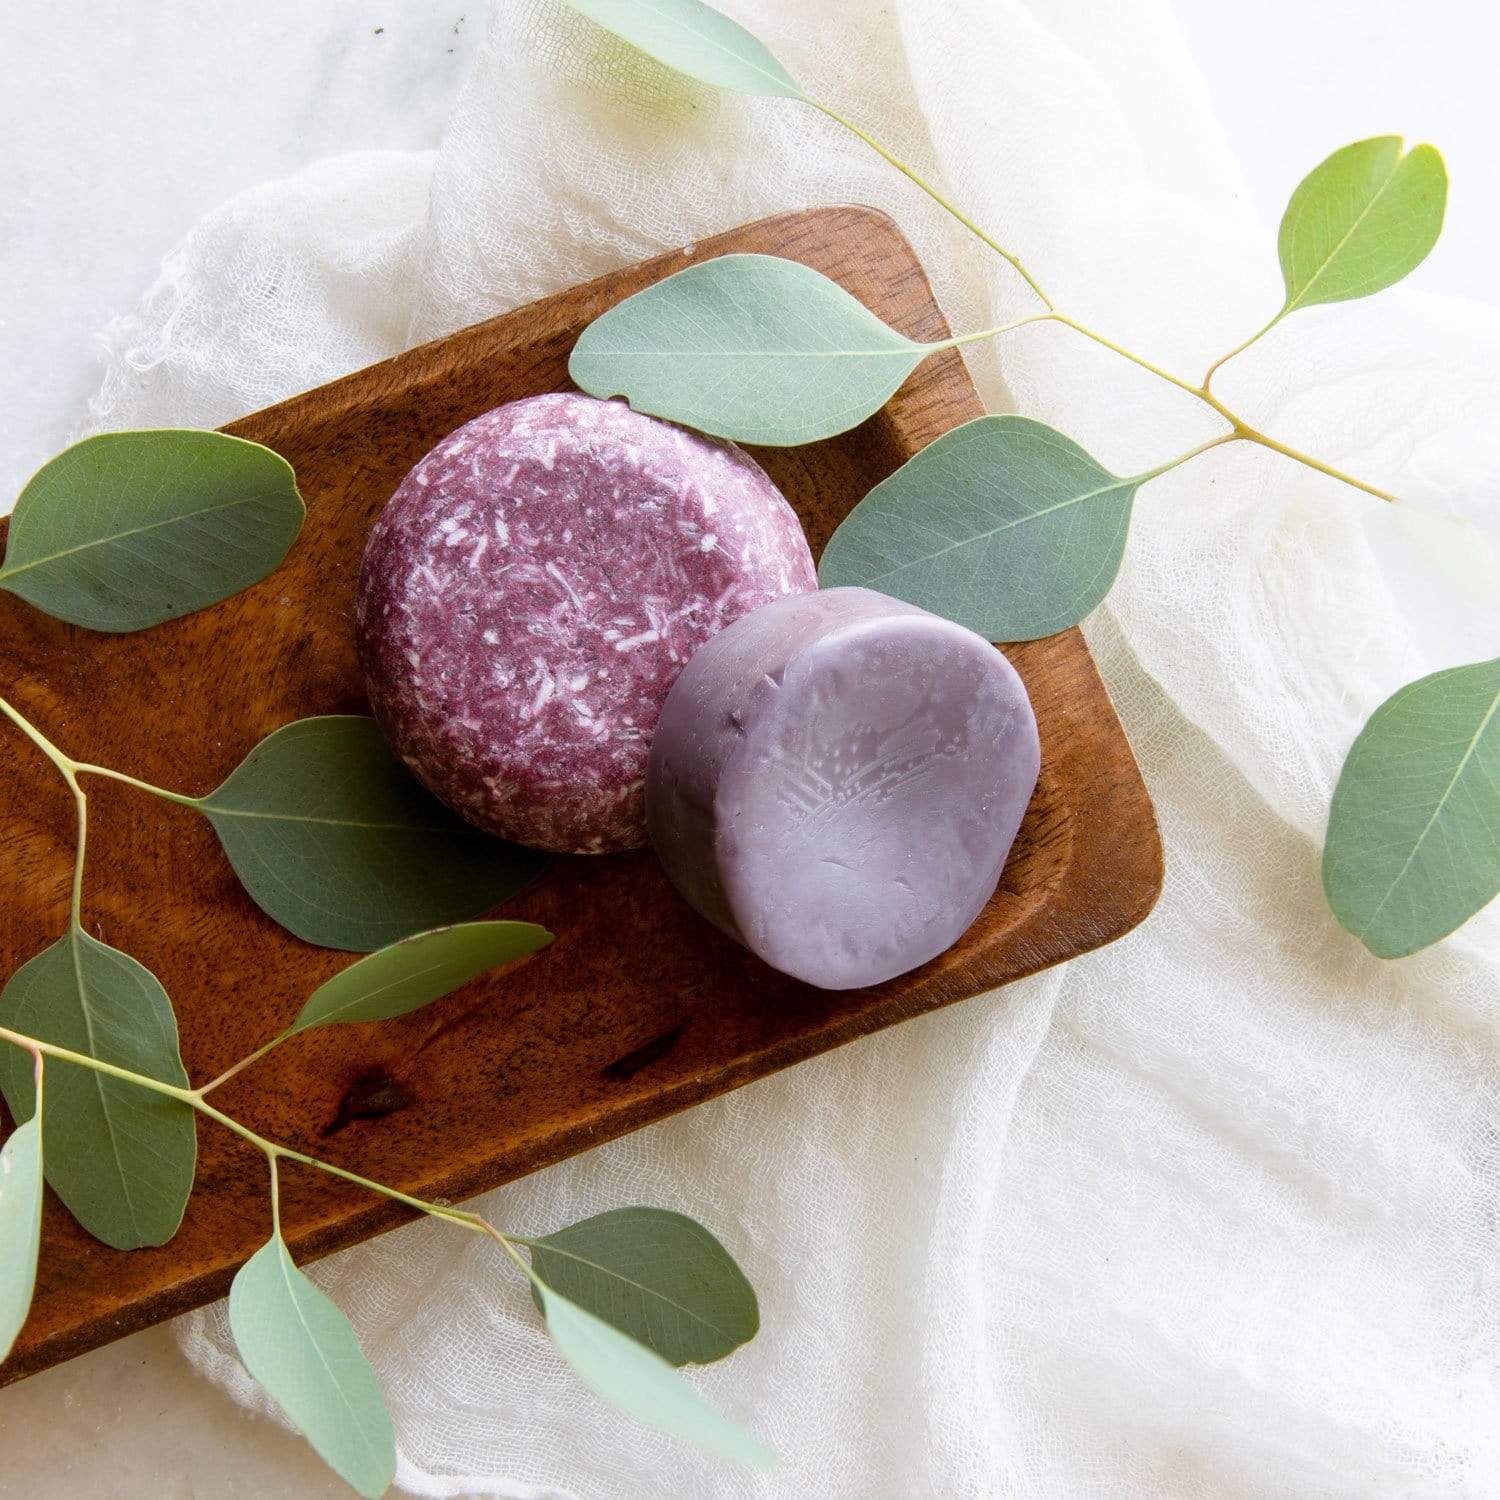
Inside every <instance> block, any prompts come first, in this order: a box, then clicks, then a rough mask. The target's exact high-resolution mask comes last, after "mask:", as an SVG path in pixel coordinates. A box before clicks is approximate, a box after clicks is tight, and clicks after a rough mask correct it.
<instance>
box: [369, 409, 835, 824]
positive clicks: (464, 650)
mask: <svg viewBox="0 0 1500 1500" xmlns="http://www.w3.org/2000/svg"><path fill="white" fill-rule="evenodd" d="M816 587H817V573H816V571H815V569H814V567H813V560H812V554H811V553H810V552H809V550H808V546H807V540H806V538H805V537H804V536H803V533H802V527H801V524H800V523H799V522H798V520H797V517H796V515H795V513H794V512H793V511H792V508H791V507H790V506H789V505H788V504H787V502H786V500H785V499H784V498H783V497H782V495H781V493H780V491H779V490H777V488H776V487H775V485H773V484H772V483H771V481H770V479H768V478H767V477H766V474H765V472H764V471H763V470H762V469H761V468H760V466H759V465H758V464H757V463H756V462H755V461H754V459H752V458H750V457H749V456H748V455H747V454H745V453H743V452H742V451H741V450H740V449H739V448H737V447H735V446H734V445H733V444H732V443H725V442H719V441H716V440H714V439H711V438H705V437H701V436H699V435H698V434H696V433H691V432H687V431H685V430H684V429H682V428H680V427H674V426H672V425H670V424H669V423H666V422H659V421H657V420H656V419H655V418H654V417H648V416H644V415H642V414H640V413H638V412H634V411H632V410H631V409H630V408H629V407H628V406H626V405H624V404H623V403H621V402H618V401H598V400H595V399H594V398H593V397H591V396H583V395H576V394H570V393H559V394H555V395H546V396H534V397H531V398H530V399H528V400H525V401H516V402H513V403H511V404H510V405H508V406H502V407H499V408H497V409H496V410H494V411H491V412H486V413H485V414H484V415H483V416H480V417H476V418H475V419H474V420H473V421H471V422H468V423H466V424H465V425H464V426H462V427H460V428H459V429H458V431H457V432H454V433H452V434H451V435H450V436H448V437H446V438H444V439H443V441H442V442H440V443H439V444H438V445H437V446H436V447H435V448H434V449H433V450H432V451H431V452H430V453H428V454H427V456H426V457H425V458H423V459H422V460H421V462H420V463H418V464H417V466H416V467H415V468H414V469H413V470H412V471H411V473H410V474H408V475H407V476H406V478H405V479H404V480H403V481H402V482H401V485H400V487H399V488H398V489H397V490H396V493H395V494H394V495H393V496H392V497H391V500H390V502H389V503H388V504H387V505H386V507H385V509H384V510H383V511H382V512H381V515H380V517H379V519H378V520H377V521H376V523H375V525H374V527H373V529H372V530H371V532H370V539H369V543H368V545H367V547H366V549H365V556H364V563H363V566H362V568H361V570H360V577H359V593H358V603H357V606H356V625H357V634H358V643H359V652H360V660H361V663H362V665H363V667H364V673H365V681H366V684H367V687H368V690H369V695H370V703H371V706H372V708H373V710H374V713H375V717H376V718H377V719H378V720H379V722H380V725H381V728H382V729H383V730H384V732H385V735H386V737H387V738H388V739H389V741H390V743H391V744H392V746H393V747H394V748H395V750H396V752H397V754H399V755H400V756H401V758H402V760H404V761H405V762H406V764H407V765H408V766H410V767H411V769H412V771H413V772H415V774H416V775H417V777H418V778H419V779H420V780H421V781H422V782H423V783H424V784H425V785H426V786H427V787H428V788H429V789H430V790H431V791H432V792H433V793H434V794H435V795H436V796H438V797H439V798H441V799H442V800H443V801H444V802H446V803H447V804H448V805H449V806H450V807H452V808H453V809H454V810H455V811H456V812H458V813H459V814H461V815H462V816H463V817H465V818H467V819H468V820H469V821H470V822H471V823H474V824H477V825H478V826H479V827H481V828H486V829H489V830H490V831H491V832H494V833H497V834H500V835H501V836H502V837H504V838H507V839H511V840H513V841H514V842H516V843H521V844H529V845H532V846H533V847H536V848H539V849H551V850H556V851H558V852H561V853H577V854H594V853H605V852H608V851H611V850H617V849H630V848H634V847H636V846H638V845H640V844H642V843H644V842H645V837H646V834H645V813H644V795H643V786H644V777H645V770H646V755H647V751H648V749H649V747H650V742H651V736H652V734H653V732H654V731H655V728H656V721H657V718H658V716H659V714H660V712H661V706H662V703H663V702H664V701H665V699H666V696H667V692H668V689H670V688H671V686H672V684H673V682H675V681H676V679H677V675H678V673H679V672H681V670H682V669H683V667H684V666H685V665H686V663H687V661H688V660H689V658H690V657H691V656H692V655H693V653H694V652H695V651H696V650H697V649H698V647H699V646H701V645H702V644H703V642H705V641H706V640H708V639H709V638H710V637H712V636H714V635H715V634H717V633H718V632H719V631H720V630H722V629H723V628H724V627H725V626H726V625H728V624H730V622H731V621H733V620H736V619H738V618H739V617H740V616H741V615H744V614H746V613H748V612H749V611H751V610H753V609H756V608H757V607H759V606H760V605H762V604H765V603H767V602H769V601H770V600H772V599H777V598H780V597H782V596H783V595H787V594H792V593H800V592H806V591H808V590H811V589H815V588H816Z"/></svg>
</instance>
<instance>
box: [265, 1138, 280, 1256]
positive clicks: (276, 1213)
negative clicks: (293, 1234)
mask: <svg viewBox="0 0 1500 1500" xmlns="http://www.w3.org/2000/svg"><path fill="white" fill-rule="evenodd" d="M266 1166H267V1167H268V1168H269V1169H270V1172H271V1229H272V1231H273V1232H274V1233H275V1235H276V1238H277V1239H278V1240H279V1239H280V1238H281V1164H280V1162H278V1161H277V1160H276V1153H275V1152H274V1151H268V1152H266Z"/></svg>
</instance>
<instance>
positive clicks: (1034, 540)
mask: <svg viewBox="0 0 1500 1500" xmlns="http://www.w3.org/2000/svg"><path fill="white" fill-rule="evenodd" d="M1144 477H1145V476H1137V477H1135V478H1132V479H1122V478H1120V477H1119V476H1117V475H1115V474H1111V473H1110V472H1109V470H1108V469H1105V468H1103V467H1101V466H1100V465H1099V464H1098V463H1096V462H1095V461H1094V460H1093V459H1092V458H1090V457H1089V455H1088V454H1087V453H1085V452H1084V451H1083V449H1082V448H1080V447H1079V446H1078V444H1077V443H1075V442H1073V441H1072V439H1071V438H1067V437H1064V436H1063V435H1062V433H1060V432H1058V431H1057V430H1056V429H1055V428H1052V427H1048V426H1047V425H1046V424H1045V423H1042V422H1034V421H1032V420H1031V419H1030V418H1029V417H1013V416H996V417H979V418H977V419H976V420H975V421H972V422H966V423H965V424H964V425H963V426H962V427H955V428H954V429H953V430H952V431H951V432H947V433H944V435H943V436H942V437H940V438H938V440H937V441H936V442H934V443H931V444H929V445H928V446H927V447H926V448H924V449H923V450H922V451H921V452H920V453H918V454H917V455H916V456H915V457H913V458H911V459H909V460H908V461H907V462H906V463H905V464H903V465H902V467H901V468H899V469H898V470H897V471H896V472H895V473H894V474H892V475H891V477H890V478H889V479H886V480H884V481H882V482H881V483H880V484H877V485H876V486H875V488H874V489H873V490H871V491H870V493H869V494H868V495H866V496H865V498H864V499H863V500H861V501H860V503H859V504H858V505H856V506H855V507H854V509H853V510H852V511H851V512H850V513H849V515H848V516H847V517H846V518H845V520H844V522H843V524H842V525H841V526H840V527H839V528H838V530H837V531H835V532H834V534H833V536H832V538H831V539H830V541H829V543H828V547H827V549H826V550H825V551H824V553H823V558H822V561H821V563H820V564H819V567H818V580H819V582H820V583H821V584H822V586H823V587H824V588H837V587H840V586H841V585H847V584H857V585H860V586H862V587H864V588H872V589H878V590H879V591H880V592H882V593H886V594H893V595H894V596H895V597H896V598H898V599H905V600H906V601H907V602H908V603H909V604H919V605H921V606H922V608H923V609H930V610H932V612H933V613H934V614H939V615H946V616H947V617H948V618H949V619H950V620H956V621H957V622H958V623H959V624H960V625H966V626H968V628H969V629H970V630H973V631H977V632H978V633H979V634H980V635H982V636H984V637H985V638H986V639H987V640H992V641H1022V640H1032V639H1034V638H1035V637H1037V636H1043V635H1051V634H1053V633H1054V632H1055V631H1059V630H1064V629H1066V628H1067V627H1068V626H1069V625H1076V624H1077V623H1078V622H1079V621H1080V620H1081V619H1083V617H1084V616H1085V615H1086V614H1088V612H1089V611H1090V610H1091V609H1092V608H1093V607H1094V606H1095V605H1096V604H1098V602H1099V601H1100V600H1101V599H1102V598H1103V597H1104V596H1105V594H1107V593H1108V592H1109V586H1110V584H1111V583H1113V582H1114V578H1115V574H1116V573H1117V572H1119V569H1120V558H1121V556H1122V554H1123V553H1124V550H1125V533H1126V531H1127V529H1128V528H1129V525H1130V507H1131V502H1132V501H1133V500H1134V498H1135V492H1136V490H1137V489H1138V488H1139V487H1140V485H1141V484H1142V483H1143V481H1144Z"/></svg>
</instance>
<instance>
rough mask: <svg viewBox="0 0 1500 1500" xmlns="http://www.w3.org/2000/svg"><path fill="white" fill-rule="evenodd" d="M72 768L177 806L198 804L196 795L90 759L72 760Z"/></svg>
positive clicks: (194, 805)
mask: <svg viewBox="0 0 1500 1500" xmlns="http://www.w3.org/2000/svg"><path fill="white" fill-rule="evenodd" d="M73 769H74V770H75V771H77V772H79V773H81V774H82V775H85V776H102V777H104V778H105V779H107V780H109V781H119V782H123V783H124V784H125V785H126V786H133V787H134V788H135V789H136V791H138V792H148V793H149V794H150V795H151V796H153V797H160V798H161V799H162V801H164V802H175V803H177V805H178V806H179V807H196V806H197V805H198V798H196V797H189V796H186V795H185V794H184V793H182V792H169V791H168V790H167V789H166V787H164V786H155V785H153V784H152V783H151V782H149V781H142V780H141V779H140V778H139V777H138V776H127V775H126V774H125V772H124V771H116V770H113V769H111V768H110V767H109V766H96V765H94V764H93V763H92V762H91V761H86V760H80V761H74V762H73Z"/></svg>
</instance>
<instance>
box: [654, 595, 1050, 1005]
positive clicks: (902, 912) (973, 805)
mask: <svg viewBox="0 0 1500 1500" xmlns="http://www.w3.org/2000/svg"><path fill="white" fill-rule="evenodd" d="M1040 765H1041V752H1040V746H1039V743H1038V739H1037V727H1036V717H1035V715H1034V714H1033V713H1032V709H1031V700H1030V698H1029V697H1028V696H1027V693H1026V689H1025V686H1024V685H1023V684H1022V682H1021V679H1020V677H1018V676H1017V675H1016V671H1015V669H1014V668H1013V667H1012V666H1011V665H1010V663H1009V662H1008V661H1006V659H1005V658H1004V656H1002V655H1001V654H1000V652H999V651H997V650H996V649H995V648H994V647H993V646H992V645H990V644H989V642H988V641H985V640H982V639H981V638H980V637H979V636H977V635H975V634H974V633H973V632H972V631H970V630H965V629H964V628H963V626H961V625H955V624H954V623H953V622H952V621H950V620H943V619H940V618H939V617H938V616H936V615H932V614H929V613H928V612H927V611H926V610H923V609H918V608H917V607H916V606H915V605H911V604H903V603H901V602H899V601H898V600H895V599H890V598H887V597H886V596H885V595H884V594H877V593H874V592H872V591H871V590H869V589H860V588H839V589H827V590H825V591H824V592H823V593H820V594H808V595H805V596H803V597H800V598H795V599H778V600H776V601H774V602H773V603H770V604H767V605H765V606H764V607H762V608H761V609H758V610H756V611H755V613H754V614H751V615H747V616H745V617H744V618H743V619H741V620H739V621H738V622H736V623H735V624H734V625H731V626H730V627H729V628H728V629H727V630H725V631H724V632H723V633H722V634H720V635H717V636H715V637H714V638H713V640H711V641H709V642H708V643H707V644H706V645H705V646H704V647H703V648H702V649H701V650H700V651H699V652H698V654H697V655H696V656H695V657H694V658H693V659H692V661H691V662H689V663H688V666H687V670H686V671H684V672H683V673H682V675H681V676H680V677H679V678H678V679H677V682H676V685H675V686H674V687H673V688H672V691H671V692H670V693H669V694H668V695H667V703H666V707H665V708H664V709H663V710H662V715H661V721H660V723H659V724H658V726H657V731H656V739H655V741H654V743H653V744H652V747H651V758H650V765H649V768H648V771H647V780H646V817H647V823H648V825H649V827H650V830H651V842H652V844H653V845H654V846H655V848H656V852H657V854H658V855H660V857H661V860H662V863H663V864H664V865H665V866H666V870H667V873H668V875H670V876H671V878H672V882H673V884H674V885H676V887H677V889H678V890H679V891H681V892H682V894H683V895H684V896H685V897H686V898H687V899H688V901H689V902H691V903H692V904H693V905H694V906H695V907H696V908H697V909H698V910H699V911H700V912H701V913H702V914H703V915H704V916H705V917H707V918H708V919H709V920H710V921H711V922H713V923H715V924H716V925H717V926H718V927H720V928H722V929H723V930H724V931H725V932H727V933H728V934H729V935H730V936H731V937H733V938H737V939H738V940H739V941H740V942H742V943H743V944H744V945H745V946H746V947H747V948H749V949H750V950H751V951H752V952H754V953H756V954H758V955H759V956H760V957H761V958H763V959H764V960H765V961H766V962H767V963H768V964H771V965H772V966H773V967H775V968H777V969H780V970H782V971H783V972H784V973H787V974H791V975H794V976H795V977H796V978H798V979H803V980H806V981H807V982H808V983H809V984H815V985H818V986H820V987H821V988H823V989H831V990H842V989H853V988H856V987H858V986H861V985H869V984H879V983H880V982H881V981H883V980H886V979H892V978H894V977H895V976H896V975H897V974H904V973H906V971H907V970H909V969H914V968H916V967H917V966H918V965H919V964H924V963H926V962H927V960H928V959H930V958H935V957H936V956H937V955H938V954H939V953H942V952H943V951H944V950H945V949H947V948H949V947H951V946H952V945H953V944H954V943H955V942H956V941H957V940H958V938H959V937H960V936H962V934H963V932H964V931H965V929H966V928H967V927H968V926H969V924H970V923H971V922H973V920H974V919H975V917H977V916H978V915H979V913H980V911H981V910H982V909H983V907H984V904H985V902H987V901H988V900H989V898H990V896H991V895H992V894H993V893H994V890H995V886H996V884H997V883H998V882H999V879H1000V872H1001V870H1002V869H1003V868H1004V866H1005V858H1006V855H1007V854H1009V853H1010V847H1011V844H1012V843H1013V842H1014V841H1015V837H1016V832H1017V830H1018V829H1019V828H1020V826H1021V818H1022V816H1023V814H1024V813H1025V811H1026V805H1027V803H1028V802H1030V800H1031V794H1032V791H1033V790H1034V789H1035V787H1036V780H1037V774H1038V771H1039V769H1040Z"/></svg>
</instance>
